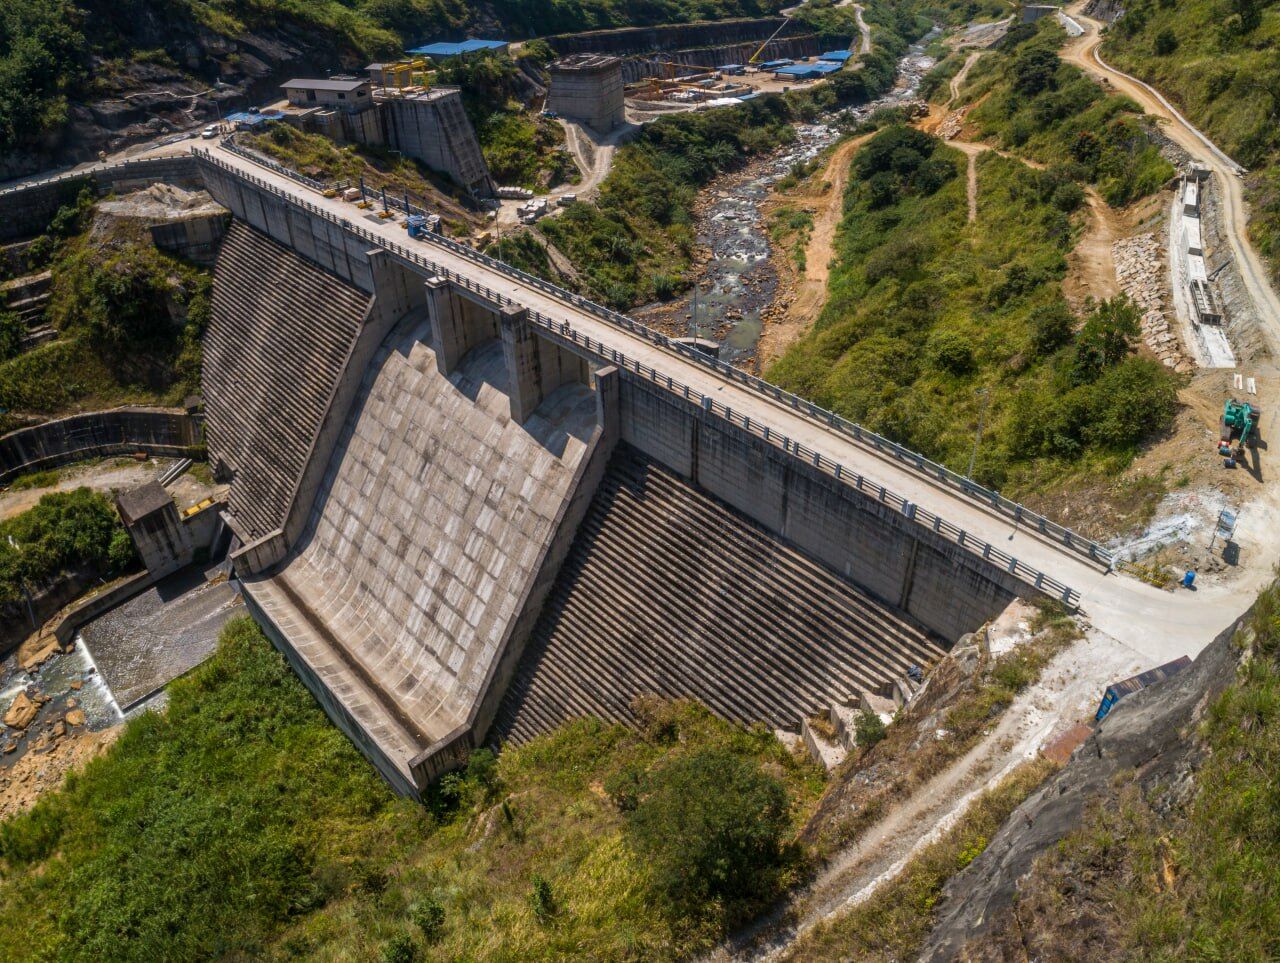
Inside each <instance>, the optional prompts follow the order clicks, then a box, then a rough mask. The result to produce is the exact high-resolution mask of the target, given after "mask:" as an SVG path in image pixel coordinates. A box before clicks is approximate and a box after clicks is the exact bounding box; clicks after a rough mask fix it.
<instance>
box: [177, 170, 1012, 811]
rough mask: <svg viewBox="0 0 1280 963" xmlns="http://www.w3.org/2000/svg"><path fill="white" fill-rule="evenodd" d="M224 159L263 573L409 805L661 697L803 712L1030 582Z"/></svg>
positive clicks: (684, 394) (756, 711) (242, 427)
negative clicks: (482, 754) (542, 738)
mask: <svg viewBox="0 0 1280 963" xmlns="http://www.w3.org/2000/svg"><path fill="white" fill-rule="evenodd" d="M202 167H203V169H204V170H203V173H204V177H205V181H206V184H207V186H208V189H209V190H210V192H211V193H212V194H213V195H214V197H215V198H216V199H217V200H218V201H219V202H220V203H221V204H223V205H224V206H226V207H227V208H229V209H230V210H231V211H232V212H233V214H234V218H235V219H234V222H233V224H232V226H231V228H230V229H229V230H228V232H227V235H226V237H225V238H224V240H223V242H222V247H221V250H220V253H219V255H218V260H217V266H216V270H215V277H214V299H213V316H212V319H211V322H210V324H209V328H208V331H207V334H206V347H205V359H206V360H205V368H204V395H205V402H206V409H207V444H208V449H209V455H210V461H211V463H212V464H213V465H214V466H215V468H216V470H217V472H218V474H219V476H220V477H222V478H224V479H228V480H230V482H231V486H232V491H231V499H230V506H229V512H230V518H229V522H230V524H231V526H232V528H233V530H234V531H235V533H236V545H235V548H234V551H233V555H232V557H233V560H234V564H235V568H236V572H237V574H238V576H239V577H240V579H241V580H242V583H243V586H244V591H245V596H246V601H247V603H248V605H249V609H250V611H251V612H252V613H253V615H254V616H255V618H256V619H257V620H258V621H259V623H260V624H261V625H262V626H263V628H264V630H265V631H266V633H267V634H268V636H269V637H270V638H271V639H272V641H273V643H274V644H275V645H276V646H277V647H278V648H279V649H280V650H281V651H282V652H283V653H284V654H285V656H286V657H287V658H288V660H289V662H290V663H291V665H292V666H293V667H294V669H295V670H296V671H297V672H298V674H299V675H300V677H301V678H302V679H303V680H304V681H305V682H306V684H307V685H308V687H309V688H310V689H311V691H312V692H313V693H314V694H315V696H316V698H317V699H318V700H319V701H320V703H321V704H322V705H323V706H324V708H325V710H326V711H327V712H328V714H329V715H330V717H331V718H332V719H333V720H334V721H335V722H336V723H337V724H338V725H339V726H340V727H341V728H342V729H343V730H344V731H345V732H346V733H347V734H348V735H349V736H350V738H351V739H352V740H353V741H354V742H355V743H356V744H357V745H358V746H359V747H360V748H361V750H362V751H363V752H364V753H365V754H366V755H367V756H368V757H369V758H370V759H371V760H372V761H373V763H374V764H375V765H376V766H377V767H378V769H379V771H380V772H381V773H382V774H383V775H384V776H385V777H386V778H387V779H388V780H389V781H390V783H391V784H392V785H393V786H394V787H395V788H396V789H397V790H398V791H400V792H402V793H405V794H408V795H412V796H419V795H420V794H421V792H422V790H423V789H424V788H425V787H426V785H427V784H428V783H429V782H430V781H431V780H432V779H434V778H436V777H437V776H439V775H440V774H441V773H443V772H445V771H447V770H448V769H450V768H452V767H454V766H456V765H458V764H459V763H460V762H461V761H462V760H464V759H465V757H466V755H467V754H468V753H469V752H470V751H471V750H472V749H473V748H475V747H476V746H478V745H481V744H483V743H484V742H485V741H487V740H506V739H510V740H516V741H519V740H523V739H527V738H530V737H531V736H534V735H537V734H539V733H541V732H545V731H547V730H548V729H549V728H551V727H553V726H555V725H556V724H558V723H559V722H561V721H563V720H565V719H568V718H571V717H573V716H575V715H582V714H594V715H599V716H602V717H605V718H612V719H621V720H625V719H627V718H628V717H629V713H630V711H631V710H630V707H631V703H632V700H633V699H634V698H635V697H636V696H638V695H641V694H645V693H656V694H659V695H663V696H670V697H679V696H691V697H697V698H700V699H702V700H704V701H705V702H707V704H709V705H710V706H711V707H712V708H713V709H714V710H715V711H716V712H717V713H719V714H721V715H723V716H724V717H726V718H729V719H733V720H735V721H738V722H742V723H753V722H758V721H765V722H768V723H770V724H772V725H794V724H795V722H796V721H797V720H798V719H799V718H800V717H801V716H802V715H805V714H808V713H812V712H814V711H817V710H818V709H820V708H823V707H826V706H829V705H830V704H831V703H832V702H833V701H843V700H846V699H849V698H852V697H854V696H856V694H857V692H858V691H859V690H862V689H867V690H871V691H876V690H883V689H884V688H886V687H887V686H890V685H892V683H893V681H894V680H896V679H897V678H899V677H901V676H902V674H903V673H904V672H905V671H906V670H907V668H908V667H910V666H912V665H920V664H924V663H927V662H928V661H930V660H932V659H934V658H936V657H937V656H938V655H939V654H940V653H941V652H942V650H943V647H945V646H948V645H950V644H951V643H952V642H953V641H954V640H955V639H957V638H958V637H959V636H960V635H961V634H963V633H965V632H968V631H972V630H973V629H975V628H977V627H978V626H979V625H980V624H981V623H982V622H984V621H985V620H987V619H988V618H990V617H991V616H993V615H994V614H995V613H996V612H998V611H999V610H1000V609H1002V608H1003V607H1004V606H1005V605H1006V604H1007V603H1008V602H1009V601H1010V600H1011V599H1012V598H1013V597H1014V596H1015V595H1017V594H1019V593H1022V594H1025V593H1026V592H1027V591H1028V586H1027V584H1026V580H1025V577H1024V578H1023V580H1021V581H1020V580H1019V579H1018V578H1016V577H1015V575H1013V574H1010V571H1009V570H1006V568H1003V567H1002V566H1001V565H999V564H996V563H994V562H992V561H990V560H988V559H986V558H984V557H983V556H982V555H980V554H975V553H974V552H973V551H972V550H971V549H968V548H965V547H964V546H963V539H962V540H961V543H960V544H956V543H955V542H954V541H952V540H949V539H948V538H946V537H944V536H943V534H940V533H939V532H938V531H937V530H936V525H935V528H934V529H932V530H931V529H930V528H929V527H928V526H927V525H925V524H922V523H921V522H920V520H919V519H918V518H916V517H915V514H914V512H913V511H911V510H910V508H909V505H907V504H905V503H901V502H900V500H899V502H897V503H894V502H891V500H890V499H889V496H888V493H886V492H885V491H884V490H882V489H877V490H872V489H871V488H867V487H864V486H863V484H862V481H861V480H859V481H858V482H857V484H856V485H855V484H852V483H851V482H850V481H849V480H848V479H847V478H845V479H842V478H841V477H840V476H839V474H837V475H836V476H834V477H833V476H832V474H831V473H830V472H829V471H824V470H822V468H821V465H820V464H815V462H817V461H820V460H818V459H811V458H809V457H808V456H806V455H804V454H803V453H802V450H801V449H800V448H798V447H796V448H793V447H790V446H788V447H785V448H784V447H779V445H778V444H777V442H776V438H771V437H770V435H769V433H768V431H767V430H766V431H765V432H764V433H763V435H761V434H760V433H758V430H757V429H754V428H753V426H752V424H751V420H750V419H749V418H745V419H744V418H742V417H741V416H736V417H735V416H734V414H733V413H732V412H729V411H728V410H727V409H726V410H721V409H720V408H717V407H716V405H714V404H713V403H711V400H710V399H708V398H705V397H701V396H699V397H695V396H694V395H693V394H691V393H690V391H689V389H688V388H682V386H681V385H680V384H679V383H678V382H675V381H673V380H672V379H671V378H665V377H663V376H662V375H661V374H660V372H658V371H657V370H654V369H652V368H645V367H643V366H639V365H636V364H634V363H630V362H625V361H624V359H622V358H621V357H620V356H619V353H618V352H617V351H613V350H611V349H608V348H606V347H605V346H604V345H603V344H601V343H600V342H598V341H593V340H591V339H590V338H584V337H582V336H580V335H579V334H577V333H575V331H574V330H573V328H572V326H571V324H570V322H568V321H564V322H552V321H549V320H548V319H547V318H546V317H545V316H543V315H538V314H536V312H533V311H531V310H530V309H529V308H528V307H525V306H522V305H521V304H517V303H514V302H513V298H512V297H511V296H509V295H508V294H503V293H501V292H500V291H499V290H495V289H494V288H490V287H487V286H486V285H485V283H482V282H481V280H479V279H478V278H479V277H480V274H479V273H478V274H477V275H476V277H469V276H467V275H466V274H463V273H460V272H458V271H455V270H453V269H446V268H444V267H440V266H438V263H437V262H432V261H431V257H432V255H433V252H438V253H439V256H440V257H443V256H444V254H446V253H447V254H450V255H451V256H461V252H460V251H455V250H453V249H452V248H449V247H448V244H449V243H450V242H447V241H444V240H439V241H431V242H429V243H421V242H411V241H406V242H405V243H406V244H407V245H415V246H414V247H412V248H410V247H407V246H404V245H401V244H399V243H397V242H390V241H388V240H386V238H385V237H383V236H379V235H376V234H375V232H373V231H372V230H368V229H364V228H362V227H361V226H360V224H359V222H358V221H342V220H341V219H339V218H337V217H335V216H334V215H332V214H330V213H326V211H325V210H324V209H321V208H319V207H317V206H316V205H314V204H310V203H307V202H306V201H305V199H302V198H299V197H298V196H293V195H290V194H288V193H287V192H282V191H280V190H279V189H274V188H273V187H272V186H271V185H270V184H268V183H266V182H261V183H259V182H258V181H257V180H256V179H255V178H252V177H248V176H245V175H244V174H243V173H242V172H238V171H236V170H235V169H233V168H231V167H230V166H226V165H218V164H215V163H213V162H212V161H211V160H206V161H204V162H203V163H202ZM357 216H358V215H357ZM437 245H438V247H437ZM465 257H466V258H469V259H471V260H470V261H467V262H466V263H474V264H477V265H481V261H480V260H479V256H478V255H475V254H474V253H472V252H466V255H465ZM450 263H453V264H457V263H458V262H457V260H456V258H455V260H454V261H453V262H450ZM482 266H485V267H486V270H489V271H492V270H494V268H493V267H492V264H490V263H488V262H485V264H484V265H482ZM503 270H509V269H505V268H504V269H503ZM484 279H485V280H492V275H491V274H489V275H484ZM514 290H515V289H514V288H512V287H510V286H508V287H507V291H508V292H510V291H514ZM548 290H550V289H549V288H548ZM566 297H569V296H567V295H566ZM578 300H579V302H580V301H581V299H578ZM584 310H585V309H584ZM1015 569H1016V566H1015Z"/></svg>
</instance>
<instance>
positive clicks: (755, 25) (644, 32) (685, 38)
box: [544, 17, 800, 56]
mask: <svg viewBox="0 0 1280 963" xmlns="http://www.w3.org/2000/svg"><path fill="white" fill-rule="evenodd" d="M782 24H783V18H782V17H759V18H756V19H744V20H720V21H717V22H715V23H678V24H665V25H663V26H657V27H623V28H621V29H619V30H589V31H586V32H584V33H566V34H559V35H557V36H552V37H546V38H544V39H545V40H546V41H547V43H549V44H550V45H551V49H552V50H554V51H555V52H556V53H557V54H559V55H561V56H565V55H567V54H575V53H608V54H622V55H625V54H637V53H651V52H654V51H658V50H681V49H684V48H687V47H713V46H723V45H727V44H736V43H748V42H750V41H752V40H754V41H755V42H756V43H757V44H759V43H762V42H764V41H765V40H767V39H768V38H769V37H770V36H771V35H772V34H773V33H774V31H776V30H777V29H778V28H779V27H781V26H782ZM790 29H795V30H796V32H797V33H799V32H800V30H799V29H797V28H790Z"/></svg>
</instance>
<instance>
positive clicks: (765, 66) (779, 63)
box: [760, 60, 795, 70]
mask: <svg viewBox="0 0 1280 963" xmlns="http://www.w3.org/2000/svg"><path fill="white" fill-rule="evenodd" d="M791 63H795V61H794V60H766V61H765V62H764V63H762V64H761V65H760V69H761V70H777V69H778V68H779V67H785V66H786V65H787V64H791Z"/></svg>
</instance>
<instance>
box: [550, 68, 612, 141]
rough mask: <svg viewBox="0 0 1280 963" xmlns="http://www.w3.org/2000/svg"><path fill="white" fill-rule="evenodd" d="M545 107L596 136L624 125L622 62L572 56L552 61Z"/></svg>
mask: <svg viewBox="0 0 1280 963" xmlns="http://www.w3.org/2000/svg"><path fill="white" fill-rule="evenodd" d="M549 70H550V71H551V90H550V91H549V92H548V94H547V107H548V109H550V110H554V111H555V112H557V113H559V114H560V115H561V116H564V117H570V118H572V119H574V120H579V121H581V122H582V123H584V124H586V125H587V126H588V127H591V128H594V129H595V130H597V131H599V132H600V133H605V132H607V131H610V130H613V128H615V127H617V126H618V125H619V124H623V123H625V122H626V104H625V102H624V99H623V86H622V61H621V60H620V59H619V58H617V57H607V56H603V55H601V54H574V55H573V56H571V57H564V58H563V59H561V60H557V61H554V62H553V63H552V64H551V65H550V67H549Z"/></svg>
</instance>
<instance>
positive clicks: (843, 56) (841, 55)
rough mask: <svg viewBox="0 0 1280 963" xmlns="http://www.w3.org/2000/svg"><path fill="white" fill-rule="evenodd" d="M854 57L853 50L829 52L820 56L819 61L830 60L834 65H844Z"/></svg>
mask: <svg viewBox="0 0 1280 963" xmlns="http://www.w3.org/2000/svg"><path fill="white" fill-rule="evenodd" d="M852 56H853V51H852V50H828V51H827V52H826V53H824V54H818V59H819V60H829V61H831V62H832V63H839V64H842V63H844V62H845V61H846V60H848V59H849V58H850V57H852Z"/></svg>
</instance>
